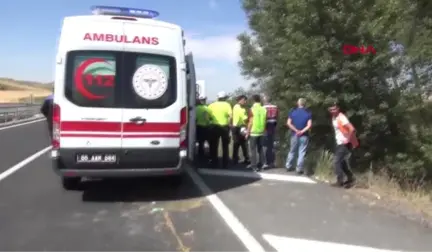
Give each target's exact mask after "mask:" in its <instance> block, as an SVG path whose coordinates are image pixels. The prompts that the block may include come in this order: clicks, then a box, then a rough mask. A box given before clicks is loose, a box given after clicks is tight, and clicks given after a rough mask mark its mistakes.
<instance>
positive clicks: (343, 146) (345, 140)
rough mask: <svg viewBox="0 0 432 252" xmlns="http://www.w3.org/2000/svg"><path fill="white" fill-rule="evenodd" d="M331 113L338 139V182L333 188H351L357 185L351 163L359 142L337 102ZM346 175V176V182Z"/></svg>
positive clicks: (336, 171)
mask: <svg viewBox="0 0 432 252" xmlns="http://www.w3.org/2000/svg"><path fill="white" fill-rule="evenodd" d="M329 112H330V114H331V115H332V125H333V129H334V131H335V138H336V150H335V154H334V155H335V156H334V166H335V173H336V182H335V183H333V184H332V186H335V187H345V188H350V187H352V186H353V185H354V183H355V177H354V174H353V172H352V170H351V167H350V162H349V161H350V157H351V151H352V149H355V148H357V147H358V145H359V142H358V140H357V137H356V134H355V128H354V126H353V125H352V124H351V123H350V121H349V120H348V118H347V117H346V116H345V115H344V114H343V113H342V112H341V111H340V106H339V104H338V103H337V102H335V103H334V104H333V105H332V106H331V107H330V108H329ZM344 175H345V176H346V180H345V181H344Z"/></svg>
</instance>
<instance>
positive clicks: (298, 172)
mask: <svg viewBox="0 0 432 252" xmlns="http://www.w3.org/2000/svg"><path fill="white" fill-rule="evenodd" d="M296 174H297V175H299V176H300V175H303V174H304V171H296Z"/></svg>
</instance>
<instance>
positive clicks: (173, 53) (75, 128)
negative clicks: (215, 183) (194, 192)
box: [51, 6, 196, 190]
mask: <svg viewBox="0 0 432 252" xmlns="http://www.w3.org/2000/svg"><path fill="white" fill-rule="evenodd" d="M92 11H93V15H86V16H71V17H66V18H65V19H64V21H63V25H62V29H61V35H60V39H59V45H58V52H57V58H56V70H55V84H54V85H55V92H54V107H53V139H52V152H51V157H52V159H53V166H54V170H55V171H56V172H57V173H58V174H59V175H60V176H61V178H62V185H63V188H65V189H66V190H75V189H78V188H79V184H80V183H81V179H82V178H84V177H85V178H104V177H139V176H169V177H170V178H171V179H172V180H173V181H172V182H173V183H175V184H179V183H178V182H181V180H182V177H183V174H184V167H185V165H186V164H187V163H189V162H188V161H193V158H194V151H189V150H194V145H195V112H194V109H195V99H196V79H195V67H194V64H193V57H192V54H186V53H185V43H186V42H185V38H184V33H183V30H182V28H181V27H179V26H178V25H175V24H170V23H166V22H162V21H158V20H155V19H154V18H155V17H156V16H158V15H159V13H158V12H156V11H151V10H142V9H132V8H123V7H110V6H95V7H92Z"/></svg>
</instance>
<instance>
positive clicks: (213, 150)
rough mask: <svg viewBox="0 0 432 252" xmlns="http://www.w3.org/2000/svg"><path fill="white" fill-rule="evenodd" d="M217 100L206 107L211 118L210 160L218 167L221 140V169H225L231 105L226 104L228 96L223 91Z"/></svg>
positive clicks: (227, 160) (227, 154)
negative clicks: (220, 142)
mask: <svg viewBox="0 0 432 252" xmlns="http://www.w3.org/2000/svg"><path fill="white" fill-rule="evenodd" d="M217 98H218V100H217V101H216V102H213V103H212V104H210V105H209V106H208V109H209V112H210V114H211V117H212V120H211V121H212V125H211V127H212V130H211V133H210V158H211V163H212V164H213V165H215V166H216V165H218V163H219V162H218V161H219V160H218V150H219V139H221V140H222V167H223V168H226V167H227V166H228V162H229V142H230V124H231V121H232V108H231V104H229V103H228V102H227V99H228V96H227V94H226V93H225V92H224V91H221V92H219V93H218V95H217Z"/></svg>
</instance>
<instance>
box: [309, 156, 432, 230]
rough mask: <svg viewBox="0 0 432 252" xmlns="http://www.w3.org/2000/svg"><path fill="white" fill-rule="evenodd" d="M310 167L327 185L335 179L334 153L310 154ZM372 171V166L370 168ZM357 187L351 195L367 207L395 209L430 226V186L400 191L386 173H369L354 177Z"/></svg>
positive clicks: (316, 176)
mask: <svg viewBox="0 0 432 252" xmlns="http://www.w3.org/2000/svg"><path fill="white" fill-rule="evenodd" d="M310 157H317V158H309V160H313V161H312V162H310V163H309V164H310V165H312V167H313V169H314V171H315V178H316V179H318V180H320V181H324V182H329V181H331V180H333V179H334V174H333V154H332V153H330V152H329V151H328V150H318V151H315V152H313V153H310ZM370 170H372V167H371V169H370ZM356 177H357V185H356V187H355V188H353V190H350V191H351V192H353V193H355V194H357V195H358V196H360V198H361V199H363V200H365V201H367V203H368V204H370V205H380V206H383V207H386V208H389V209H391V210H395V211H397V212H398V213H402V214H403V215H405V216H407V217H410V218H414V219H420V220H421V221H424V222H425V223H428V224H429V225H431V224H432V187H429V186H426V187H417V188H413V189H410V190H406V189H402V188H401V187H400V186H399V185H398V183H397V182H396V181H394V180H392V179H391V178H389V177H388V176H387V175H385V174H373V173H372V172H371V171H370V172H366V173H363V174H356Z"/></svg>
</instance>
